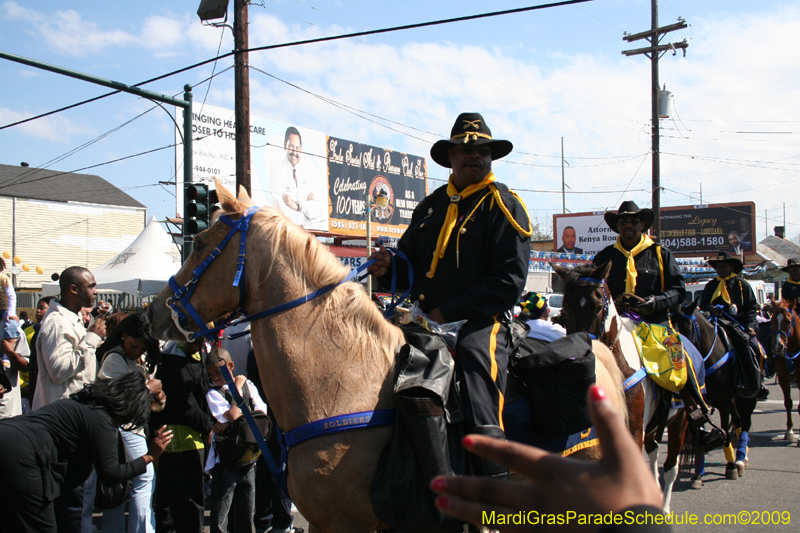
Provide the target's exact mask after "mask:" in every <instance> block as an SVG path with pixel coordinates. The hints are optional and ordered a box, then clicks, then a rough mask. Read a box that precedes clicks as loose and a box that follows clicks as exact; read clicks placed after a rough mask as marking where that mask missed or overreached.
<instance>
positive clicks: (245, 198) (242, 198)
mask: <svg viewBox="0 0 800 533" xmlns="http://www.w3.org/2000/svg"><path fill="white" fill-rule="evenodd" d="M237 200H239V202H240V203H241V204H242V205H244V206H245V207H253V206H254V205H256V204H255V203H253V200H251V199H250V195H249V194H247V189H245V188H244V185H239V196H238V198H237Z"/></svg>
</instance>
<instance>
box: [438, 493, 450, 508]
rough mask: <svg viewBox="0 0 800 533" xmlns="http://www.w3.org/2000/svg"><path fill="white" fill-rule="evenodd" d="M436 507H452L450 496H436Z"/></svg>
mask: <svg viewBox="0 0 800 533" xmlns="http://www.w3.org/2000/svg"><path fill="white" fill-rule="evenodd" d="M436 507H438V508H439V509H447V508H448V507H450V498H448V497H447V496H439V497H438V498H436Z"/></svg>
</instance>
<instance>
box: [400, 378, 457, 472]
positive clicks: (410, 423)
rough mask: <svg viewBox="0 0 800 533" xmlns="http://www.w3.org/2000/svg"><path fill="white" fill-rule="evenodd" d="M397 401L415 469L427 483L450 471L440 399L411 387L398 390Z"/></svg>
mask: <svg viewBox="0 0 800 533" xmlns="http://www.w3.org/2000/svg"><path fill="white" fill-rule="evenodd" d="M397 402H398V405H397V407H398V412H399V413H400V415H401V416H402V417H403V423H404V424H405V426H406V429H407V431H408V436H409V439H410V440H411V444H412V447H413V449H414V456H415V458H416V461H417V466H418V467H419V472H421V473H422V475H423V477H424V478H425V479H426V480H427V482H430V480H431V479H433V478H434V477H436V476H441V475H448V474H452V473H453V469H452V467H451V465H450V454H449V451H448V446H447V421H446V419H445V414H444V408H443V407H442V400H441V398H439V396H437V395H436V394H434V393H432V392H430V391H428V390H426V389H422V388H413V389H408V390H404V391H402V392H400V393H398V394H397Z"/></svg>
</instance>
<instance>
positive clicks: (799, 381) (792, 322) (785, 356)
mask: <svg viewBox="0 0 800 533" xmlns="http://www.w3.org/2000/svg"><path fill="white" fill-rule="evenodd" d="M793 304H794V302H787V301H786V300H781V301H780V302H777V303H776V302H775V300H772V307H773V309H774V310H775V312H774V314H773V315H772V336H773V339H772V357H773V362H774V364H775V372H776V373H777V374H778V383H779V384H780V386H781V390H782V391H783V406H784V407H785V408H786V433H784V435H783V438H784V440H788V441H794V440H795V437H794V431H793V429H792V428H793V427H794V425H793V424H792V405H793V402H792V381H793V380H794V382H795V384H796V385H797V386H798V387H800V360H797V356H798V354H799V353H800V318H799V317H798V316H797V313H796V312H795V311H794V309H793V307H794V305H793ZM790 368H792V371H790V370H789V369H790ZM797 409H798V412H800V405H798V408H797ZM798 445H800V444H798Z"/></svg>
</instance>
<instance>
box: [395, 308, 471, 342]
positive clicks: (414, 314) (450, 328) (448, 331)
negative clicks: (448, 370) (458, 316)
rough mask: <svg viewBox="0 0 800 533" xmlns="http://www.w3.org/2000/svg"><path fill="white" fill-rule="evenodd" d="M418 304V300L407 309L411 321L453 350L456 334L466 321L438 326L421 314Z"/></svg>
mask: <svg viewBox="0 0 800 533" xmlns="http://www.w3.org/2000/svg"><path fill="white" fill-rule="evenodd" d="M418 304H419V300H418V301H416V302H414V303H413V304H412V305H411V308H410V309H409V311H410V312H411V319H412V320H413V321H414V322H416V323H417V324H419V325H420V326H422V327H423V328H425V329H427V330H428V331H430V332H431V333H436V334H437V335H439V336H440V337H441V338H442V339H444V341H445V342H446V343H447V345H448V346H449V347H450V348H451V349H453V350H455V349H456V341H457V340H458V332H459V331H460V330H461V327H462V326H463V325H464V324H466V323H467V321H466V320H458V321H456V322H448V323H447V324H439V323H438V322H435V321H433V320H431V319H430V318H428V315H426V314H425V313H423V312H422V309H420V307H419V305H418Z"/></svg>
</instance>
